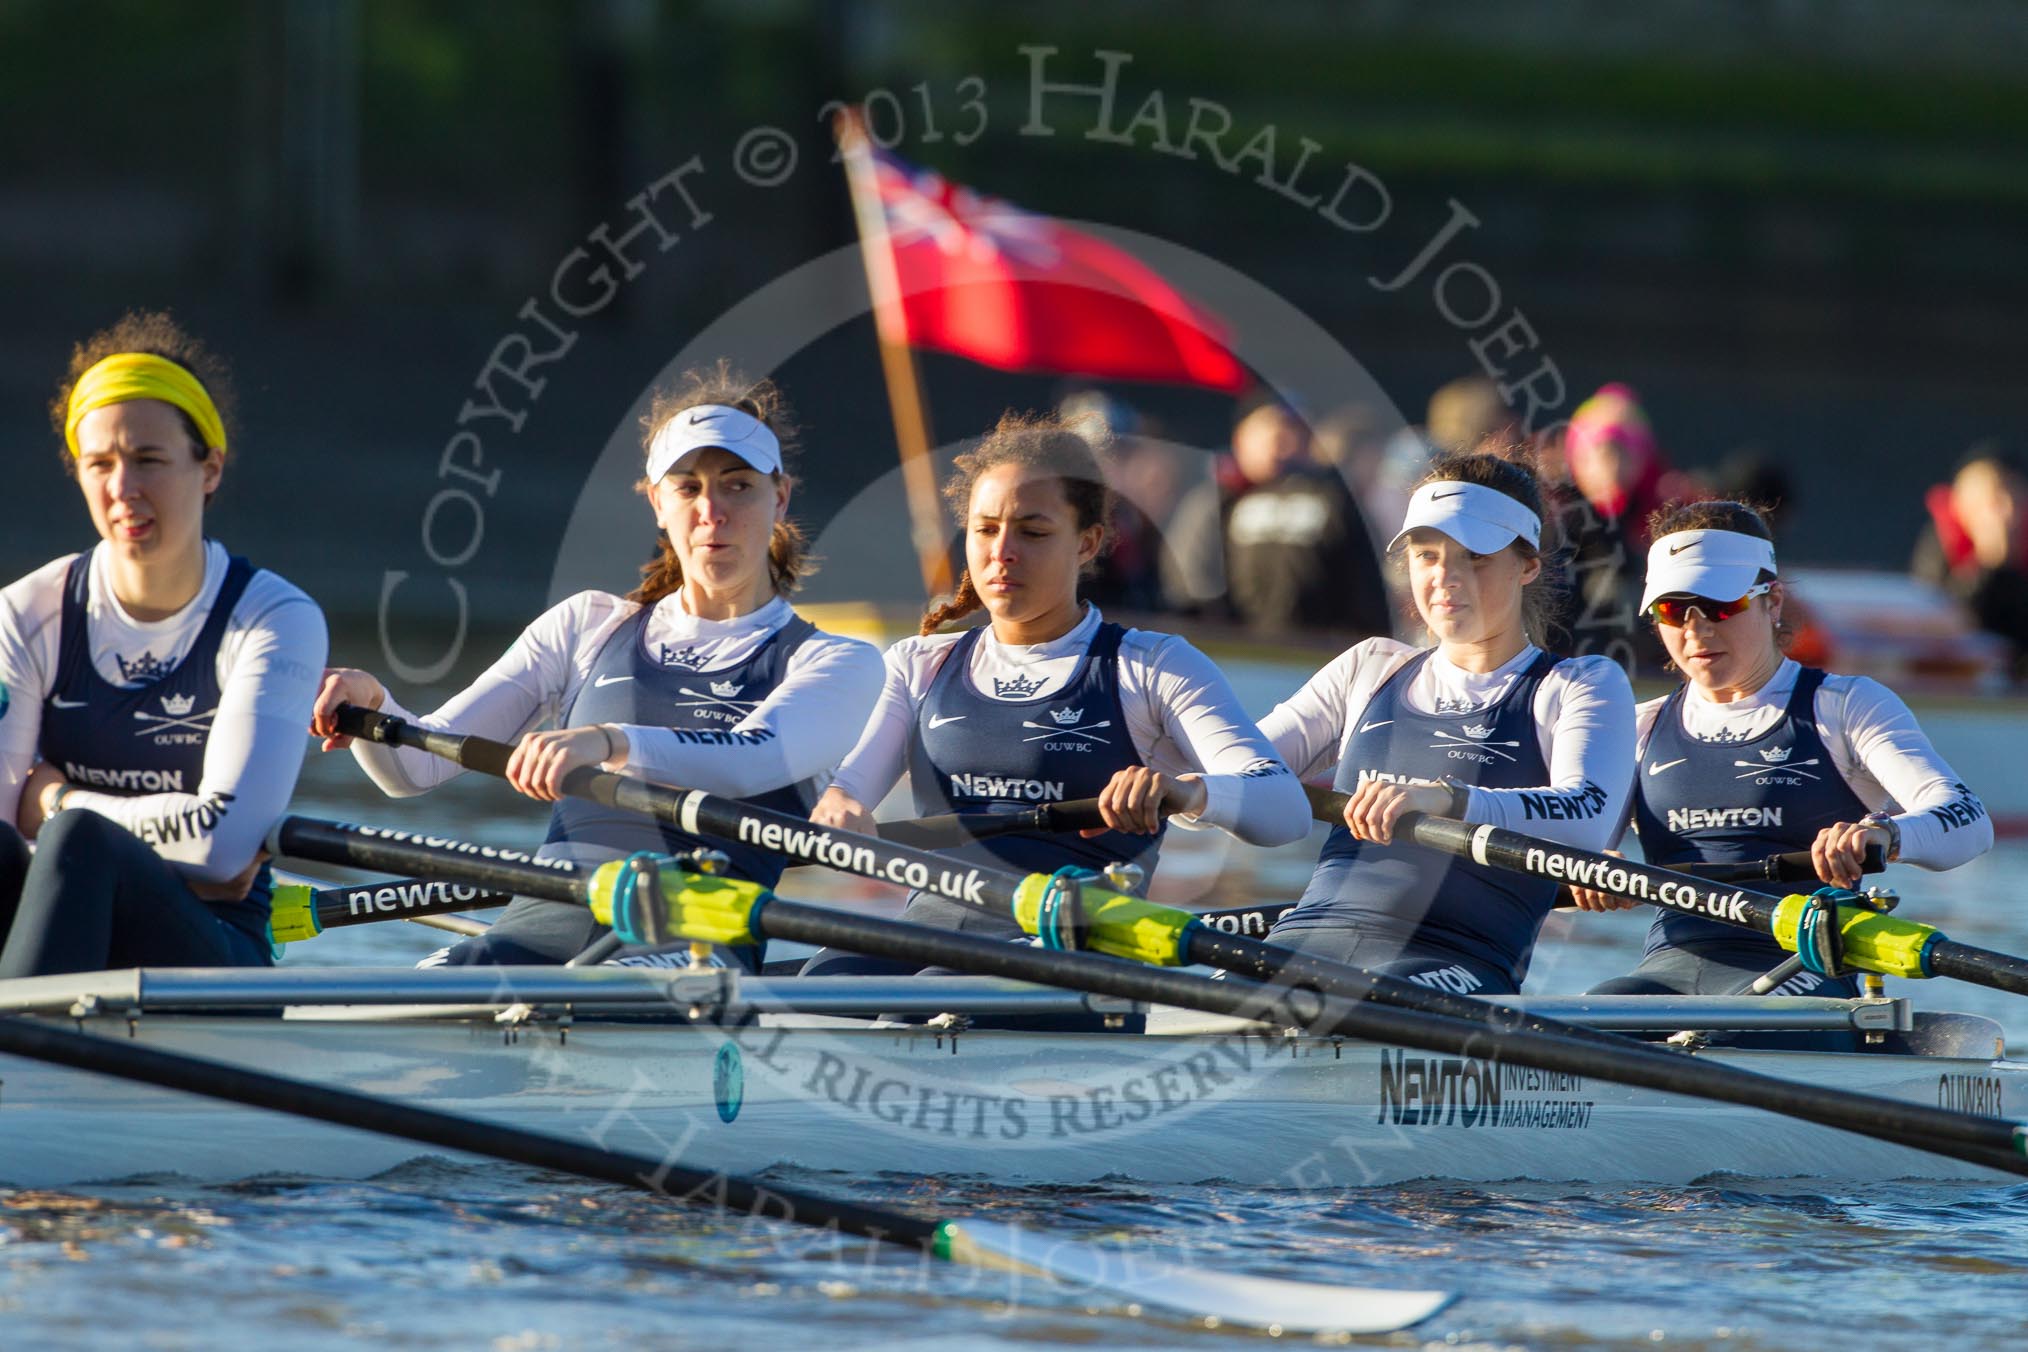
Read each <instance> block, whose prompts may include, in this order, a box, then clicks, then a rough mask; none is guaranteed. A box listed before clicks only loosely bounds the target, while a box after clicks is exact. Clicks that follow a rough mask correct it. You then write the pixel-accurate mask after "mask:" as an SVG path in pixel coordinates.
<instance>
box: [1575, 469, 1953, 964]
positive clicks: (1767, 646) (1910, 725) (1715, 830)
mask: <svg viewBox="0 0 2028 1352" xmlns="http://www.w3.org/2000/svg"><path fill="white" fill-rule="evenodd" d="M1649 533H1650V536H1651V538H1653V540H1654V544H1653V545H1652V546H1651V547H1650V548H1649V550H1648V576H1647V585H1646V587H1645V589H1644V591H1643V594H1642V605H1643V608H1644V609H1645V610H1646V611H1647V612H1648V614H1649V615H1651V616H1652V617H1653V619H1654V622H1655V627H1656V629H1657V630H1658V631H1659V632H1660V634H1661V637H1662V646H1663V647H1664V648H1666V649H1667V650H1668V653H1669V659H1670V661H1671V663H1672V664H1673V665H1674V666H1675V667H1676V669H1677V670H1678V671H1679V672H1681V673H1682V675H1683V684H1682V685H1680V686H1678V687H1677V688H1676V689H1675V690H1673V691H1671V692H1670V693H1669V694H1668V695H1666V696H1664V697H1662V698H1660V699H1655V700H1650V701H1648V702H1647V703H1646V704H1643V705H1642V706H1641V707H1640V711H1639V731H1640V753H1639V754H1640V773H1639V774H1637V775H1636V776H1635V777H1634V801H1633V811H1632V818H1633V827H1634V830H1635V832H1636V833H1637V834H1638V835H1639V836H1640V840H1641V850H1642V853H1643V854H1645V855H1646V856H1647V858H1648V859H1649V860H1650V861H1651V862H1653V863H1657V864H1662V865H1665V866H1666V865H1669V864H1677V863H1686V862H1690V861H1712V862H1744V861H1749V860H1754V859H1761V858H1765V857H1766V856H1768V855H1770V854H1778V853H1782V852H1784V851H1789V850H1802V849H1807V850H1809V851H1810V854H1811V857H1812V859H1813V860H1814V862H1815V864H1816V869H1817V876H1818V877H1820V878H1822V879H1824V880H1825V881H1826V882H1830V883H1835V884H1837V885H1839V886H1841V887H1851V886H1854V885H1856V884H1857V883H1858V881H1859V877H1860V866H1861V863H1862V861H1863V860H1864V857H1865V851H1866V847H1867V846H1868V845H1871V844H1877V845H1880V846H1881V847H1882V848H1883V849H1885V851H1886V854H1887V857H1888V858H1889V859H1899V860H1900V861H1901V862H1903V863H1908V864H1919V865H1921V866H1922V867H1924V868H1928V869H1947V868H1955V867H1957V866H1958V865H1959V864H1963V863H1965V862H1967V861H1968V860H1971V859H1975V858H1977V857H1978V856H1979V855H1981V854H1984V853H1985V852H1986V851H1987V850H1988V849H1989V848H1991V846H1992V843H1993V824H1992V822H1991V821H1989V820H1988V819H1987V817H1986V810H1985V808H1984V807H1983V806H1982V805H1981V804H1980V802H1979V800H1978V798H1977V797H1976V796H1974V795H1973V793H1972V791H1971V790H1970V789H1968V788H1966V787H1965V786H1964V784H1963V783H1962V782H1960V781H1959V779H1958V777H1957V775H1956V773H1955V772H1953V771H1952V769H1951V767H1950V766H1948V765H1946V764H1945V763H1944V760H1943V757H1941V756H1939V755H1937V753H1936V749H1935V748H1934V747H1932V746H1931V745H1930V744H1929V739H1928V738H1927V737H1925V736H1924V735H1923V732H1922V729H1921V728H1920V727H1918V726H1917V725H1916V721H1915V716H1914V715H1913V714H1911V713H1910V712H1909V710H1908V706H1907V705H1906V704H1903V703H1902V702H1901V700H1900V699H1899V698H1898V697H1897V696H1896V695H1895V694H1894V693H1893V692H1892V691H1890V690H1888V689H1887V688H1886V687H1885V686H1883V685H1881V684H1879V683H1878V682H1877V681H1873V680H1870V679H1868V678H1867V677H1864V676H1835V675H1831V674H1829V673H1826V672H1823V671H1818V670H1816V669H1814V668H1811V667H1805V666H1801V665H1799V664H1798V663H1796V662H1795V661H1793V660H1792V659H1790V658H1787V657H1785V656H1783V655H1782V638H1783V631H1782V584H1781V581H1780V579H1779V577H1778V576H1777V573H1776V569H1775V550H1774V541H1773V537H1772V535H1771V534H1770V533H1769V531H1768V528H1767V523H1766V521H1765V519H1764V518H1763V516H1762V515H1761V513H1760V511H1759V510H1757V509H1756V508H1754V507H1751V506H1748V505H1746V504H1744V503H1738V502H1696V503H1690V504H1687V505H1684V504H1673V505H1670V506H1667V507H1664V508H1662V509H1660V510H1659V511H1657V512H1656V513H1655V514H1654V516H1653V518H1652V519H1651V523H1650V531H1649ZM1715 598H1725V599H1723V600H1720V599H1715ZM1576 897H1577V904H1578V905H1579V906H1580V907H1582V908H1583V909H1585V910H1591V911H1605V910H1622V909H1625V908H1626V907H1629V906H1632V905H1634V904H1636V903H1633V902H1630V901H1624V900H1621V899H1619V898H1616V897H1609V896H1606V895H1604V894H1602V893H1598V892H1593V891H1590V890H1579V891H1577V893H1576ZM1786 956H1787V955H1786V954H1785V953H1784V952H1783V950H1782V949H1781V948H1780V947H1779V946H1777V945H1776V943H1775V942H1774V940H1772V939H1769V938H1766V937H1764V936H1762V935H1759V934H1753V933H1750V932H1748V931H1746V930H1742V929H1739V928H1737V927H1735V926H1731V925H1725V924H1721V923H1720V922H1718V921H1716V920H1706V919H1702V918H1700V917H1697V916H1691V915H1685V914H1683V913H1682V912H1680V911H1672V910H1662V911H1660V912H1659V913H1658V914H1657V915H1656V916H1655V922H1654V925H1653V927H1652V928H1651V929H1650V930H1649V931H1648V947H1647V953H1646V956H1645V957H1643V958H1642V960H1641V964H1640V966H1638V967H1637V968H1635V969H1634V971H1633V972H1632V973H1630V974H1629V975H1627V976H1623V977H1619V978H1617V979H1615V980H1612V981H1608V982H1606V983H1605V984H1604V985H1602V986H1599V987H1598V988H1597V989H1596V990H1595V991H1594V992H1593V993H1594V994H1599V995H1659V994H1675V995H1729V994H1736V993H1738V992H1740V991H1743V990H1745V989H1746V988H1747V987H1748V986H1749V985H1750V984H1751V983H1752V982H1753V981H1754V979H1755V978H1757V977H1759V976H1762V975H1763V974H1765V973H1766V972H1768V971H1769V970H1770V969H1771V968H1773V967H1775V966H1777V965H1779V964H1780V963H1781V962H1782V961H1783V959H1784V958H1785V957H1786ZM1776 993H1778V994H1784V995H1841V996H1850V995H1852V994H1854V990H1853V986H1852V982H1851V980H1850V979H1849V978H1847V977H1829V978H1827V977H1822V976H1818V975H1816V974H1815V973H1812V972H1799V973H1797V974H1796V975H1795V976H1794V977H1792V978H1790V979H1789V980H1788V981H1786V982H1784V983H1783V984H1782V985H1781V986H1780V987H1778V988H1777V991H1776Z"/></svg>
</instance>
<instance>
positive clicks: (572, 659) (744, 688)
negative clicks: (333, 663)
mask: <svg viewBox="0 0 2028 1352" xmlns="http://www.w3.org/2000/svg"><path fill="white" fill-rule="evenodd" d="M793 434H794V429H793V427H792V425H791V423H790V421H789V418H788V413H787V410H786V408H785V407H784V406H783V403H782V399H781V396H780V394H779V392H778V391H777V390H776V389H775V387H774V385H773V384H771V383H770V382H768V381H765V380H763V381H760V382H758V383H753V382H749V381H747V380H745V379H743V378H740V377H737V376H735V375H733V374H732V373H730V372H729V371H728V369H727V368H726V367H725V366H724V365H723V364H721V365H720V367H719V368H718V369H717V370H716V371H714V372H709V373H705V374H699V373H695V372H692V373H689V374H688V375H686V376H685V377H684V383H683V385H682V386H681V388H679V389H677V390H676V391H674V392H670V393H663V394H660V395H658V396H657V397H656V399H655V402H654V407H653V412H652V413H651V414H650V415H649V417H648V419H647V437H646V449H647V463H646V471H645V477H644V478H643V479H642V481H641V483H640V484H639V491H640V492H642V493H643V494H644V495H645V496H646V497H647V499H648V501H649V503H650V505H651V506H652V507H653V509H654V514H655V523H656V525H657V526H658V527H659V528H660V530H661V541H660V548H659V552H658V554H657V557H656V558H655V560H654V561H653V562H652V563H650V564H649V565H648V566H647V567H646V568H645V569H643V570H642V582H641V585H640V586H638V587H636V588H635V589H634V590H633V591H632V592H631V593H629V594H628V595H627V596H625V597H620V596H615V595H613V594H612V593H610V592H603V591H587V592H579V593H578V594H577V595H576V596H573V597H571V598H570V599H569V600H566V601H564V602H562V603H561V604H559V605H557V606H555V607H553V608H552V609H550V610H549V611H547V612H546V613H544V614H543V615H542V616H541V617H539V618H538V619H537V620H536V621H535V622H534V623H533V624H531V625H529V626H528V628H527V629H526V630H524V631H523V632H522V634H521V637H520V638H519V639H517V640H516V641H515V643H514V646H512V647H511V648H509V649H508V650H507V651H506V653H505V654H503V655H502V656H501V658H500V660H499V661H497V662H495V663H494V664H493V665H492V666H491V667H490V668H488V669H487V670H486V672H485V673H484V674H483V675H481V676H480V677H479V679H478V680H476V681H474V682H473V683H472V684H471V685H470V686H469V687H467V688H466V689H465V690H463V691H462V692H460V693H459V694H457V695H455V696H453V697H452V698H451V700H450V701H449V702H448V703H446V704H445V705H444V706H443V707H442V708H440V709H438V710H437V711H436V712H435V713H433V714H430V715H428V716H427V717H425V718H421V719H418V720H416V721H418V722H420V723H421V724H422V725H423V726H425V727H431V728H446V729H452V730H455V731H458V732H467V733H477V734H479V735H481V736H484V737H490V738H495V739H499V740H503V741H512V740H514V739H515V738H520V744H519V745H518V746H517V747H516V748H515V751H514V755H513V758H512V759H511V760H509V762H508V765H507V777H508V779H509V781H510V782H511V783H512V784H513V785H514V787H515V788H517V789H519V790H520V791H521V792H523V793H525V794H527V795H528V796H529V797H531V798H535V799H538V800H540V801H543V802H550V803H555V804H556V807H555V809H554V811H553V813H552V815H551V817H550V826H549V836H548V839H547V841H546V842H545V843H544V845H543V847H542V853H544V854H546V855H554V856H559V857H564V858H570V859H576V860H582V861H588V862H589V861H602V860H605V859H611V858H617V857H619V856H621V855H625V854H631V853H633V852H635V851H637V850H651V851H654V852H656V853H673V852H676V851H680V850H685V849H691V848H695V847H696V846H698V845H703V844H708V845H709V846H710V847H711V848H714V849H719V850H723V851H725V852H726V853H727V854H729V855H731V856H732V864H731V868H730V870H729V871H730V872H731V873H732V874H733V875H735V876H738V877H742V878H746V879H749V880H752V881H754V882H759V883H761V884H763V885H765V886H769V887H772V886H773V885H774V883H775V881H776V880H777V879H778V878H779V877H780V876H781V872H782V867H783V861H782V859H781V857H780V856H779V855H771V854H768V853H766V852H763V851H761V850H759V849H756V848H753V847H741V846H737V845H732V844H728V843H727V842H724V841H718V840H712V841H708V842H707V841H701V840H699V839H697V838H695V837H691V836H687V835H685V834H683V833H682V832H680V831H678V830H676V829H675V828H674V827H671V826H667V825H663V824H659V823H656V822H654V821H651V820H649V819H648V818H645V817H642V816H639V815H638V814H635V813H628V812H621V811H619V810H617V809H611V808H605V807H601V806H598V805H596V804H593V803H589V802H585V801H583V800H581V799H574V798H565V797H563V796H562V785H563V779H564V776H565V775H567V774H568V773H570V772H571V771H572V770H574V769H576V768H578V767H579V766H583V765H593V764H597V765H601V766H603V767H604V768H606V769H608V770H613V771H619V772H622V773H625V774H631V775H637V776H639V777H641V778H643V779H648V780H653V781H655V782H657V783H663V784H675V785H682V786H684V787H688V788H695V789H703V790H706V791H707V792H711V793H717V794H723V795H725V796H727V797H731V798H741V799H745V800H747V801H749V802H752V803H755V804H758V805H760V806H764V807H769V808H773V809H776V810H779V811H787V812H794V813H797V814H799V815H801V814H804V813H807V812H808V811H809V807H810V804H811V803H813V802H814V801H816V795H817V794H818V793H819V792H821V791H822V789H823V787H824V785H825V784H826V783H828V782H829V779H830V775H831V772H832V770H833V769H834V768H835V767H836V766H837V764H838V763H839V762H840V761H842V760H843V759H844V758H845V753H846V752H848V751H850V750H851V749H852V744H853V742H854V741H856V740H857V739H858V736H859V733H860V730H861V729H862V728H864V727H865V726H866V719H867V716H868V715H869V714H870V713H871V712H872V710H873V705H874V702H875V701H876V700H878V699H879V697H880V689H881V682H882V679H883V675H882V672H883V668H882V666H881V660H880V653H879V651H878V650H877V649H875V648H874V647H872V646H871V645H870V644H866V643H862V642H859V641H858V640H856V639H847V638H839V637H837V636H835V635H831V634H826V633H823V632H822V631H820V630H818V629H817V628H816V627H815V626H814V625H812V624H811V623H810V622H809V621H808V620H805V619H803V618H801V617H800V616H798V615H797V614H796V613H795V611H794V610H792V609H790V607H789V602H788V600H787V597H788V594H789V593H790V592H791V591H793V590H794V589H795V586H796V582H797V579H798V577H799V575H800V574H801V573H802V571H803V569H804V567H805V559H804V544H803V535H802V532H801V531H800V530H799V529H798V528H797V527H796V525H795V524H794V523H793V522H792V521H791V520H790V519H789V515H788V508H789V492H790V488H791V485H792V484H793V482H794V480H792V479H791V478H790V477H789V475H788V473H787V472H786V470H785V468H784V463H783V462H784V455H785V452H787V451H789V450H791V449H793ZM341 703H349V704H356V705H360V706H363V707H365V708H370V709H386V710H387V711H389V712H391V713H403V711H402V710H401V709H400V707H399V706H398V705H396V704H395V703H394V701H393V700H392V698H391V697H390V696H389V695H388V693H387V691H386V689H385V687H383V686H382V685H381V683H380V682H379V681H378V680H376V679H375V678H374V677H373V676H371V675H369V674H367V673H366V672H363V671H355V670H351V669H342V668H341V669H334V670H332V671H330V672H327V673H326V675H325V679H324V688H323V690H322V692H321V693H320V694H319V696H318V700H317V708H316V712H315V715H314V716H313V718H312V721H311V731H313V732H315V733H318V734H320V735H322V736H323V737H324V738H325V742H324V748H325V750H327V751H328V750H332V749H335V748H337V747H341V746H345V745H347V744H351V745H352V753H353V755H354V756H355V757H357V758H358V760H359V763H360V765H361V767H362V768H364V769H365V771H366V773H367V774H368V775H369V776H371V777H372V779H373V782H374V783H376V784H378V785H379V786H380V787H381V788H382V789H383V790H385V791H386V792H387V793H389V794H391V795H394V796H396V797H405V796H407V795H410V794H416V793H422V792H424V791H425V790H428V789H432V788H435V787H436V786H437V785H438V784H440V783H442V782H443V781H445V780H447V779H449V778H451V777H453V776H454V775H457V774H459V773H461V771H459V770H458V769H457V768H456V767H455V766H452V765H450V764H448V763H447V762H445V761H442V760H439V759H437V758H435V757H433V756H430V755H428V754H427V753H423V752H418V751H411V750H400V749H396V748H392V747H386V746H380V745H376V744H371V743H366V742H357V743H354V742H352V740H351V739H350V738H347V737H342V736H339V735H338V732H337V728H336V727H335V725H334V724H333V721H332V717H333V712H334V711H335V710H336V709H337V707H338V705H340V704H341ZM404 716H408V715H406V714H404ZM548 721H553V722H554V724H555V727H554V729H553V730H551V731H546V732H531V731H530V730H531V729H533V728H536V727H538V726H539V725H541V724H542V723H544V722H548ZM523 734H527V735H526V736H523ZM602 933H603V931H602V930H601V929H600V927H599V926H598V925H597V924H596V922H594V921H593V920H592V918H591V914H590V912H588V911H587V910H586V909H585V908H584V907H582V906H571V905H565V904H562V903H558V902H550V901H541V900H537V899H535V898H529V897H523V898H520V899H519V900H517V901H515V903H514V904H513V905H512V906H510V907H508V909H507V912H506V914H504V915H503V916H502V917H501V918H500V920H499V922H498V923H496V924H495V925H493V927H492V928H491V929H489V930H488V931H487V932H486V933H485V934H484V935H483V936H480V937H477V938H473V939H467V940H465V941H464V942H462V943H459V944H457V945H454V946H453V947H451V948H449V949H446V950H444V951H443V952H442V953H440V954H437V955H436V956H435V957H434V958H433V959H431V960H430V962H429V963H426V964H425V965H433V964H435V963H437V962H442V963H448V964H455V965H467V964H486V963H560V962H566V961H568V960H569V959H570V958H572V957H574V956H576V955H577V954H578V953H580V952H581V951H583V950H584V949H585V948H586V947H588V946H589V945H590V944H591V943H592V942H593V941H594V940H596V939H597V938H598V937H600V935H601V934H602ZM734 956H735V957H736V958H737V959H738V960H739V961H741V962H742V963H744V964H746V965H748V966H755V965H757V964H758V960H759V955H758V954H757V953H754V952H752V951H750V950H747V951H741V952H739V953H737V954H735V955H734Z"/></svg>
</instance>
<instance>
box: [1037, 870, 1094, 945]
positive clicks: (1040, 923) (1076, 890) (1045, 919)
mask: <svg viewBox="0 0 2028 1352" xmlns="http://www.w3.org/2000/svg"><path fill="white" fill-rule="evenodd" d="M1097 881H1099V875H1098V874H1096V873H1094V872H1092V871H1091V870H1090V869H1083V868H1076V867H1072V866H1069V865H1066V866H1065V867H1063V868H1060V869H1058V870H1057V871H1056V872H1054V873H1052V874H1050V875H1049V886H1048V887H1047V888H1045V889H1044V890H1043V893H1042V901H1041V904H1040V905H1038V906H1037V907H1036V916H1035V932H1036V934H1037V935H1038V936H1040V937H1041V939H1042V946H1043V947H1044V948H1049V949H1055V950H1056V951H1057V952H1060V953H1065V952H1075V951H1077V950H1078V949H1081V948H1083V947H1084V944H1085V939H1086V938H1087V937H1088V934H1089V929H1090V927H1089V925H1088V924H1087V922H1086V919H1085V911H1084V885H1085V884H1086V883H1092V882H1097Z"/></svg>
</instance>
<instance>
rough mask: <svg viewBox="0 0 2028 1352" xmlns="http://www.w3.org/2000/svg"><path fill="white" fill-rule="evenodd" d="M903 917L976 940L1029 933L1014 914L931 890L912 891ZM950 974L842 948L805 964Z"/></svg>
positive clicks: (814, 970) (829, 970)
mask: <svg viewBox="0 0 2028 1352" xmlns="http://www.w3.org/2000/svg"><path fill="white" fill-rule="evenodd" d="M900 918H901V919H902V920H905V921H907V922H908V923H909V924H911V925H926V926H928V927H929V928H930V929H940V930H952V931H956V932H957V933H959V934H969V935H971V936H972V937H973V938H975V939H1005V940H1007V941H1008V942H1009V943H1018V942H1020V941H1022V940H1024V939H1026V938H1027V937H1028V936H1027V935H1025V934H1023V933H1022V931H1021V927H1020V926H1019V925H1017V924H1015V923H1014V920H1013V918H1012V917H1011V916H1005V915H1000V914H997V913H996V912H993V911H987V910H983V909H981V908H979V907H977V906H968V905H966V904H965V903H964V902H961V901H952V900H950V899H949V898H947V897H939V896H935V895H932V894H931V893H928V892H915V893H912V894H910V896H909V899H908V905H907V907H906V908H904V909H903V911H902V913H901V916H900ZM918 973H920V974H921V975H923V976H951V975H953V973H952V971H951V969H950V968H948V967H925V966H923V965H922V964H921V963H919V962H903V961H901V960H899V959H897V958H876V957H874V956H872V955H871V954H867V953H854V952H852V951H850V950H849V949H843V948H823V949H819V950H818V951H817V953H816V954H815V955H814V956H813V957H812V958H811V959H810V960H809V961H808V962H806V963H804V964H803V975H804V976H914V975H916V974H918Z"/></svg>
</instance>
